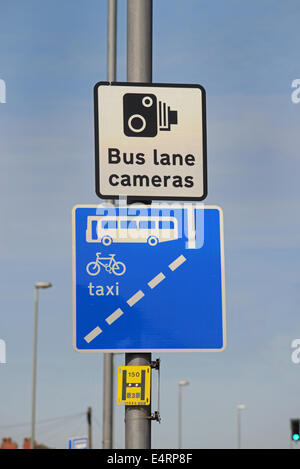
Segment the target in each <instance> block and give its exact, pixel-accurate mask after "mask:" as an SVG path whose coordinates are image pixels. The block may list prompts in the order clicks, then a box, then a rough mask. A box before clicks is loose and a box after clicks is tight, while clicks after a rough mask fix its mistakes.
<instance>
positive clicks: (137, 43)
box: [125, 0, 153, 449]
mask: <svg viewBox="0 0 300 469" xmlns="http://www.w3.org/2000/svg"><path fill="white" fill-rule="evenodd" d="M152 17H153V5H152V0H127V81H129V82H144V83H151V82H152ZM125 365H126V366H151V353H144V354H129V353H127V354H126V355H125ZM125 447H126V449H150V448H151V400H150V404H149V405H148V406H138V407H135V406H134V407H132V406H126V407H125Z"/></svg>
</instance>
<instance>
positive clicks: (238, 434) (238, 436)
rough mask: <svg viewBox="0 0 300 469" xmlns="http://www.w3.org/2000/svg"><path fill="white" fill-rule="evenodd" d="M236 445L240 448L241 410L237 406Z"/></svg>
mask: <svg viewBox="0 0 300 469" xmlns="http://www.w3.org/2000/svg"><path fill="white" fill-rule="evenodd" d="M237 438H238V441H237V447H238V449H241V410H240V409H239V408H237Z"/></svg>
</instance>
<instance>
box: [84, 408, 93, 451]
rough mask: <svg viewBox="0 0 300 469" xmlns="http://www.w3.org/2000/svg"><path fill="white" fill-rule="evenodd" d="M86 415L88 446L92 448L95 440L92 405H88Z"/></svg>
mask: <svg viewBox="0 0 300 469" xmlns="http://www.w3.org/2000/svg"><path fill="white" fill-rule="evenodd" d="M86 416H87V423H88V448H89V449H92V448H93V442H92V408H91V407H88V410H87V414H86Z"/></svg>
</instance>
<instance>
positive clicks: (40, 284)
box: [30, 282, 52, 449]
mask: <svg viewBox="0 0 300 469" xmlns="http://www.w3.org/2000/svg"><path fill="white" fill-rule="evenodd" d="M50 287H52V284H51V283H50V282H36V283H35V285H34V319H33V364H32V413H31V442H30V443H31V445H30V446H31V449H33V448H34V438H35V401H36V398H35V396H36V362H37V323H38V302H39V293H38V292H39V289H46V288H50Z"/></svg>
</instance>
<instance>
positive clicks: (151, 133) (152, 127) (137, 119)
mask: <svg viewBox="0 0 300 469" xmlns="http://www.w3.org/2000/svg"><path fill="white" fill-rule="evenodd" d="M123 118H124V134H125V135H126V136H127V137H155V136H156V135H157V133H158V130H160V131H170V130H171V125H175V124H177V111H173V110H171V108H170V106H168V105H167V104H166V103H164V102H162V101H158V100H157V97H156V96H155V95H154V94H151V93H149V94H144V93H126V94H125V95H124V96H123Z"/></svg>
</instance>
